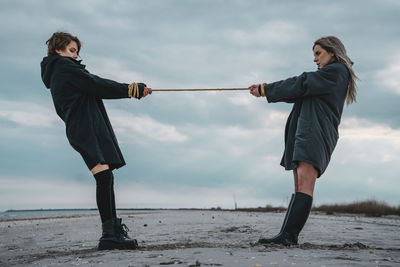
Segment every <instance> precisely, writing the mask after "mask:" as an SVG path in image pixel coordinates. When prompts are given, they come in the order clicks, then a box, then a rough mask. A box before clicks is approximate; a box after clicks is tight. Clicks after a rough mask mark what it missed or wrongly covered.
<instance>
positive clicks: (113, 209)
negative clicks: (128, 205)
mask: <svg viewBox="0 0 400 267" xmlns="http://www.w3.org/2000/svg"><path fill="white" fill-rule="evenodd" d="M111 176H112V179H111V212H112V215H113V218H117V210H116V208H115V194H114V175H113V173H112V172H111Z"/></svg>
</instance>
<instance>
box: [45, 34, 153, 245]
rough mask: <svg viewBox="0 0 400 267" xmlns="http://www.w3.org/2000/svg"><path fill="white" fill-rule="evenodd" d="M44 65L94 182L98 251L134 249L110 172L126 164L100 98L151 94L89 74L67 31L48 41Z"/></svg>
mask: <svg viewBox="0 0 400 267" xmlns="http://www.w3.org/2000/svg"><path fill="white" fill-rule="evenodd" d="M46 44H47V46H48V51H47V57H44V58H43V61H42V62H41V75H42V80H43V83H44V84H45V85H46V87H47V88H50V91H51V95H52V97H53V102H54V106H55V109H56V112H57V114H58V116H59V117H60V118H61V119H62V120H63V121H64V122H65V126H66V134H67V138H68V141H69V143H70V144H71V146H72V147H73V148H74V149H75V150H76V151H77V152H79V153H80V154H81V156H82V158H83V160H84V161H85V163H86V165H87V167H88V168H89V170H90V171H91V172H92V174H93V176H94V178H95V179H96V202H97V207H98V209H99V213H100V218H101V222H102V230H103V233H102V236H101V238H100V241H99V246H98V248H99V249H100V250H102V249H135V248H137V246H138V245H137V241H136V240H135V239H131V238H130V237H129V236H128V234H127V231H128V229H127V227H126V225H125V224H122V221H121V219H120V218H117V214H116V208H115V196H114V176H113V173H112V171H113V170H114V169H117V168H120V167H122V166H124V165H125V160H124V158H123V156H122V153H121V150H120V148H119V146H118V142H117V139H116V137H115V134H114V131H113V129H112V126H111V123H110V121H109V119H108V116H107V112H106V109H105V107H104V104H103V101H102V99H119V98H137V99H140V98H142V97H145V96H147V95H148V94H151V93H152V89H151V88H148V87H147V86H146V85H145V84H144V83H131V84H125V83H118V82H115V81H112V80H108V79H103V78H101V77H99V76H96V75H93V74H91V73H89V72H88V71H87V70H86V68H85V65H82V64H81V61H78V60H77V58H78V56H79V51H80V49H81V42H80V41H79V39H78V38H77V37H76V36H72V35H71V34H69V33H65V32H56V33H54V34H53V35H52V36H51V37H50V39H49V40H47V42H46Z"/></svg>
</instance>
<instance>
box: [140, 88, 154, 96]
mask: <svg viewBox="0 0 400 267" xmlns="http://www.w3.org/2000/svg"><path fill="white" fill-rule="evenodd" d="M152 92H153V89H151V88H150V87H145V88H144V90H143V96H142V97H146V96H147V95H151V93H152Z"/></svg>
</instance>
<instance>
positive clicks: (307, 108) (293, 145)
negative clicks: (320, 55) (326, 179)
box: [264, 62, 350, 177]
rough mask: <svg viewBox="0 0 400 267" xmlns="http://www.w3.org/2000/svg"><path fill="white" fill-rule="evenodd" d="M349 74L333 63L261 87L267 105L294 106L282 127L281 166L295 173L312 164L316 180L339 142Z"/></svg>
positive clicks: (342, 67) (337, 63)
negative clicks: (285, 104) (315, 171)
mask: <svg viewBox="0 0 400 267" xmlns="http://www.w3.org/2000/svg"><path fill="white" fill-rule="evenodd" d="M349 79H350V76H349V71H348V70H347V67H346V66H345V65H344V64H342V63H339V62H333V63H330V64H328V65H326V66H325V67H323V68H321V69H319V70H317V71H315V72H304V73H303V74H301V75H300V76H297V77H292V78H289V79H286V80H282V81H278V82H274V83H270V84H266V85H265V88H264V89H265V95H266V98H267V100H268V102H287V103H294V105H293V108H292V111H291V113H290V115H289V117H288V119H287V122H286V127H285V150H284V153H283V157H282V160H281V165H282V166H283V167H285V169H286V170H293V169H296V168H297V166H298V162H299V161H302V162H306V163H309V164H312V165H313V166H314V167H315V168H316V169H317V171H318V177H320V176H321V175H322V174H323V173H324V172H325V170H326V168H327V167H328V164H329V161H330V158H331V155H332V153H333V150H334V149H335V146H336V143H337V141H338V139H339V133H338V126H339V123H340V119H341V116H342V112H343V106H344V102H345V100H346V95H347V90H348V89H347V88H348V84H349Z"/></svg>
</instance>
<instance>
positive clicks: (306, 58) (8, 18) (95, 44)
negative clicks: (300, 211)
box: [0, 0, 400, 211]
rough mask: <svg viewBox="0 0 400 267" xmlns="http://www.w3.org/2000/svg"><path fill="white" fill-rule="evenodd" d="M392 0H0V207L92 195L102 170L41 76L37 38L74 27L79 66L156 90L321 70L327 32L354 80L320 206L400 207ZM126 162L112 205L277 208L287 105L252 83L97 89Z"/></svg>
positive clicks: (289, 186)
mask: <svg viewBox="0 0 400 267" xmlns="http://www.w3.org/2000/svg"><path fill="white" fill-rule="evenodd" d="M398 14H400V2H399V1H395V0H382V1H370V0H366V1H361V0H360V1H327V0H323V1H294V0H293V1H272V0H262V1H261V0H254V1H245V0H241V1H223V0H201V1H200V0H197V1H195V0H187V1H179V0H163V1H161V0H148V1H105V0H103V1H98V0H96V1H95V0H92V1H90V0H87V1H77V0H70V1H50V0H49V1H46V0H36V1H29V0H18V1H14V0H1V1H0V36H1V37H0V38H1V54H2V57H1V62H2V64H1V65H0V80H1V84H0V87H1V89H0V129H1V130H0V211H4V210H8V209H37V208H94V207H96V202H95V180H94V178H93V176H92V175H91V173H90V171H89V170H88V169H87V167H86V165H85V164H84V161H83V160H82V158H81V156H80V155H79V154H78V153H77V152H75V151H74V150H73V149H72V147H71V146H70V145H69V143H68V140H67V139H66V136H65V125H64V123H63V122H62V121H61V119H60V118H59V117H58V116H57V114H56V113H55V109H54V106H53V102H52V98H51V95H50V91H49V90H48V89H46V88H45V86H44V85H43V83H42V81H41V77H40V62H41V60H42V58H43V57H44V56H46V53H47V46H46V45H45V41H46V40H47V39H48V38H49V37H50V36H51V35H52V33H53V32H55V31H68V32H70V33H72V34H73V35H77V36H78V37H79V39H80V40H81V41H82V49H81V51H80V56H81V59H82V60H83V61H82V63H83V64H85V65H86V66H87V69H88V70H89V71H90V72H91V73H94V74H96V75H99V76H101V77H104V78H108V79H113V80H116V81H118V82H124V83H130V82H144V83H146V84H147V85H148V86H149V87H151V88H153V89H166V88H229V87H248V86H249V85H251V84H254V83H260V82H267V83H269V82H274V81H279V80H282V79H285V78H289V77H293V76H297V75H300V74H301V73H303V72H304V71H315V70H316V65H315V63H314V62H313V53H312V45H313V42H314V41H315V40H316V39H318V38H319V37H322V36H327V35H335V36H337V37H339V38H340V39H341V40H342V42H343V43H344V45H345V47H346V49H347V52H348V55H349V57H350V58H351V59H352V61H354V66H353V67H354V71H355V72H356V74H357V76H358V77H359V79H360V80H359V81H358V83H357V84H358V96H357V103H355V104H352V105H350V106H346V107H345V108H344V111H343V116H342V121H341V124H340V127H339V135H340V138H339V141H338V144H337V146H336V148H335V151H334V153H333V155H332V158H331V163H330V165H329V166H328V168H327V170H326V172H325V173H324V175H323V176H322V177H321V178H319V179H318V180H317V183H316V187H315V193H314V204H315V205H320V204H332V203H348V202H352V201H360V200H365V199H371V198H374V199H377V200H380V201H386V202H387V203H388V204H390V205H396V206H397V205H400V189H399V188H400V179H399V177H400V116H399V115H400V105H399V103H400V48H399V47H400V46H399V44H400V42H399V41H400V28H399V25H400V16H399V15H398ZM104 102H105V105H106V109H107V112H108V115H109V117H110V120H111V123H112V125H113V127H114V131H115V133H116V136H117V139H118V142H119V144H120V148H121V150H122V153H123V155H124V158H125V160H126V162H127V165H126V166H124V167H122V168H120V169H118V170H116V171H114V176H115V190H116V201H117V207H119V208H211V207H222V208H234V203H235V202H236V203H237V206H238V207H259V206H265V205H282V206H285V205H287V203H288V200H289V198H290V195H291V194H292V192H293V190H294V187H293V175H292V172H291V171H285V170H284V168H283V167H281V166H280V165H279V163H280V159H281V157H282V153H283V148H284V127H285V123H286V119H287V117H288V115H289V113H290V110H291V108H292V104H287V103H274V104H268V102H267V101H266V99H265V98H255V97H253V96H251V95H250V94H249V93H248V92H247V91H235V92H177V93H176V92H175V93H171V92H170V93H166V92H154V93H153V94H152V95H151V96H149V97H146V98H144V99H141V100H136V99H120V100H104Z"/></svg>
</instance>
